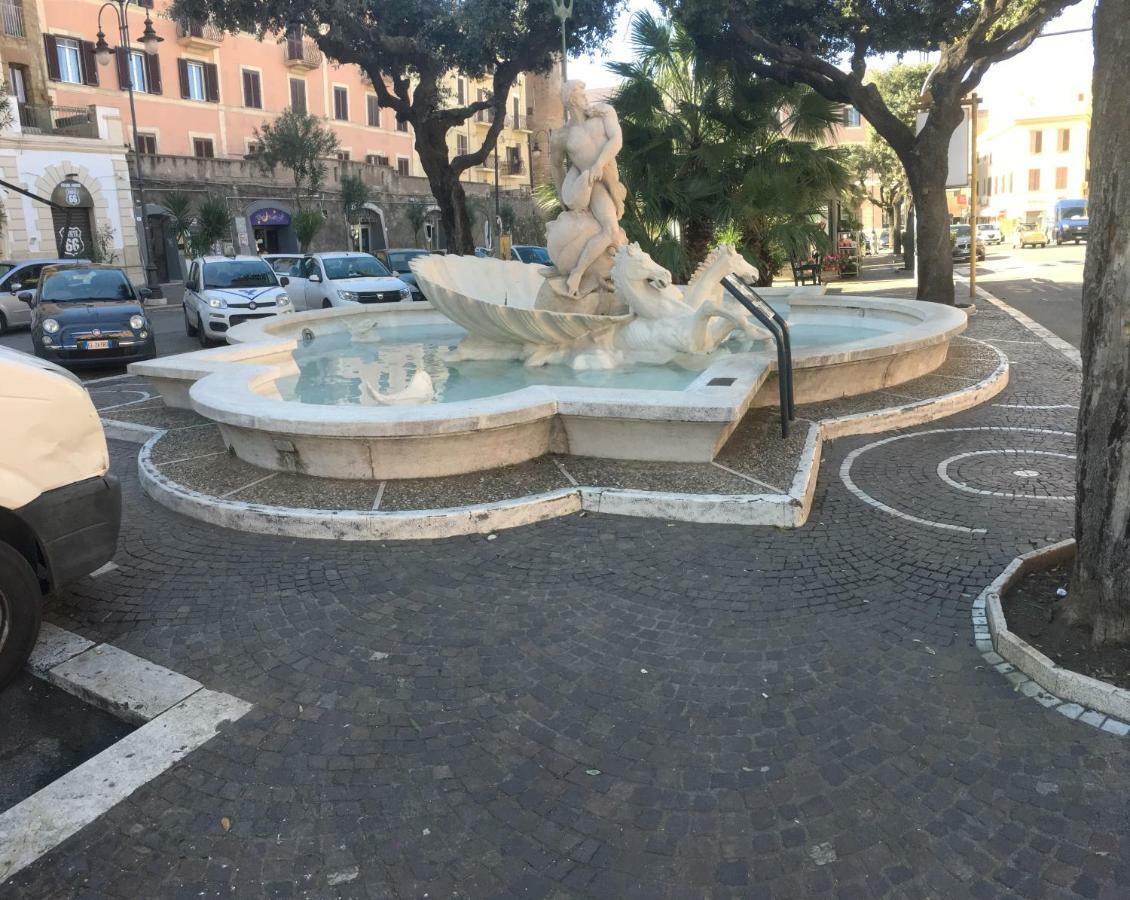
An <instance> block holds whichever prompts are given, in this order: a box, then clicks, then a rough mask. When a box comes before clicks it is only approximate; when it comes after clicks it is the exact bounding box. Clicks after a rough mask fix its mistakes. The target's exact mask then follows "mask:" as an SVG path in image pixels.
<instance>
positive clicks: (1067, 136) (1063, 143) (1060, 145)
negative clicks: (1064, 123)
mask: <svg viewBox="0 0 1130 900" xmlns="http://www.w3.org/2000/svg"><path fill="white" fill-rule="evenodd" d="M1055 148H1056V150H1058V151H1059V152H1060V153H1066V152H1067V151H1068V150H1070V149H1071V129H1070V128H1061V129H1059V133H1058V134H1057V135H1056V142H1055Z"/></svg>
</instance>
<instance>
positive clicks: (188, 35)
mask: <svg viewBox="0 0 1130 900" xmlns="http://www.w3.org/2000/svg"><path fill="white" fill-rule="evenodd" d="M223 39H224V32H223V31H222V30H221V29H219V28H217V27H216V26H215V25H213V24H212V23H211V22H188V21H184V20H182V21H180V22H177V40H178V41H179V42H180V43H182V44H185V45H187V46H190V47H191V46H193V45H196V46H199V47H215V46H216V45H217V44H219V43H220V42H221V41H222V40H223Z"/></svg>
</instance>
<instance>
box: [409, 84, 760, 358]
mask: <svg viewBox="0 0 1130 900" xmlns="http://www.w3.org/2000/svg"><path fill="white" fill-rule="evenodd" d="M561 99H562V101H563V102H564V104H565V109H566V114H567V120H566V123H565V126H564V127H563V128H560V129H558V130H557V131H555V132H554V133H553V135H552V137H551V140H550V162H551V170H552V173H553V180H554V184H555V185H556V187H557V191H558V195H559V197H560V199H561V204H562V206H563V207H564V208H563V210H562V212H561V213H560V214H559V215H558V216H557V218H556V219H555V220H554V221H553V222H550V223H549V225H547V226H546V248H547V250H548V251H549V258H550V260H551V261H552V262H553V265H552V266H548V267H537V266H532V265H527V264H525V263H520V262H513V261H508V260H497V259H479V258H476V257H463V256H454V255H450V256H439V255H429V256H421V257H417V258H416V259H414V260H412V262H411V266H412V271H413V272H414V273H415V274H416V279H417V282H418V283H419V285H420V289H421V290H422V291H423V292H424V295H425V296H426V297H427V298H428V299H429V300H430V301H431V302H432V304H433V305H434V306H435V307H436V308H437V309H438V310H440V312H442V313H443V314H444V315H446V316H447V317H448V318H449V319H451V320H452V321H454V322H456V323H457V324H459V325H461V326H462V327H463V328H465V329H466V330H467V331H468V332H469V333H468V336H467V337H466V338H465V339H464V340H463V341H462V342H461V343H460V345H459V347H458V348H456V350H455V351H454V356H455V358H456V359H520V360H523V361H524V362H525V364H526V365H527V366H542V365H549V364H556V365H569V366H572V367H573V368H576V369H609V368H617V367H620V366H624V365H629V364H633V363H635V364H638V363H645V364H652V365H663V364H666V363H670V362H682V361H684V360H685V359H686V358H687V357H694V356H698V355H701V354H706V353H710V352H712V351H713V350H715V349H717V347H718V345H719V344H720V343H721V342H722V341H724V340H725V339H726V338H727V337H728V336H729V335H730V334H731V333H732V332H733V331H734V330H735V329H738V330H740V331H742V332H744V333H745V334H747V335H749V336H751V337H753V338H757V339H762V338H765V337H766V336H767V332H765V331H764V330H763V329H762V328H761V327H760V326H759V325H757V324H756V323H754V322H753V321H752V320H751V319H750V318H749V317H748V315H747V313H746V312H745V310H744V309H743V308H742V307H741V306H740V305H739V304H737V303H735V302H732V301H730V300H729V299H728V298H727V296H726V295H725V292H724V290H723V288H722V279H723V278H725V277H726V276H727V275H734V276H737V277H738V278H741V279H746V280H750V281H752V280H754V279H756V278H757V270H756V269H755V268H754V267H753V266H751V265H750V264H749V263H748V262H746V260H745V259H744V258H743V257H742V255H741V254H740V253H739V252H738V251H737V250H736V249H735V248H734V247H732V246H730V245H723V246H720V247H718V248H716V249H715V250H714V251H713V252H712V253H711V254H710V255H709V256H708V257H707V258H706V259H705V260H704V261H703V262H702V264H701V265H700V266H699V267H698V269H697V270H696V271H695V273H694V275H693V277H692V278H691V280H690V283H689V284H687V285H684V286H679V285H676V284H673V283H672V279H671V273H670V272H668V271H667V270H666V269H664V268H663V267H662V266H660V265H659V264H658V263H656V262H655V261H654V260H653V259H652V258H651V257H650V256H648V255H647V253H645V252H644V251H643V250H642V249H641V248H640V247H639V245H638V244H629V242H628V238H627V235H626V234H625V233H624V230H623V228H621V227H620V219H621V217H622V216H623V214H624V204H625V200H626V198H627V192H626V190H625V188H624V185H623V184H621V182H620V176H619V172H618V170H617V167H616V154H617V153H618V152H619V151H620V149H621V147H622V146H623V135H622V133H621V131H620V123H619V121H618V119H617V117H616V110H615V109H613V108H612V107H611V106H610V105H608V104H606V103H592V102H590V101H589V99H588V96H587V95H586V93H585V86H584V84H583V83H582V82H580V81H567V82H565V84H564V86H563V87H562V90H561Z"/></svg>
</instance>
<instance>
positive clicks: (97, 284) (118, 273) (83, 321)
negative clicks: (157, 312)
mask: <svg viewBox="0 0 1130 900" xmlns="http://www.w3.org/2000/svg"><path fill="white" fill-rule="evenodd" d="M147 296H149V289H148V288H141V289H140V290H138V289H135V288H134V286H133V285H132V284H130V281H129V278H127V277H126V273H125V272H124V271H123V270H122V269H119V268H117V267H116V266H100V265H94V264H91V263H85V264H81V265H73V266H48V267H46V268H45V269H44V270H43V272H42V274H41V275H40V276H39V286H38V287H37V288H36V290H35V293H34V294H33V293H32V292H31V291H25V292H23V293H21V294H20V299H21V300H22V301H24V302H25V303H27V304H29V305H30V306H31V342H32V345H33V347H34V348H35V355H36V356H39V357H42V358H43V359H49V360H51V362H54V363H58V364H59V365H61V366H66V367H67V368H75V367H78V366H106V365H116V364H118V363H131V362H137V361H139V360H143V359H152V358H153V357H154V356H156V355H157V344H156V341H155V340H154V338H153V327H152V325H150V323H149V319H148V317H147V316H146V315H145V310H144V309H143V308H142V305H141V304H142V300H143V299H144V298H145V297H147Z"/></svg>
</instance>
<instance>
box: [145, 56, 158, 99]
mask: <svg viewBox="0 0 1130 900" xmlns="http://www.w3.org/2000/svg"><path fill="white" fill-rule="evenodd" d="M145 68H146V70H147V71H148V74H149V93H151V94H159V93H161V57H160V56H158V55H157V54H156V53H154V54H153V55H152V56H148V55H147V56H146V57H145Z"/></svg>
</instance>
